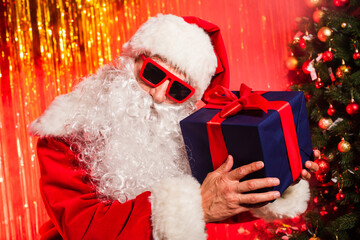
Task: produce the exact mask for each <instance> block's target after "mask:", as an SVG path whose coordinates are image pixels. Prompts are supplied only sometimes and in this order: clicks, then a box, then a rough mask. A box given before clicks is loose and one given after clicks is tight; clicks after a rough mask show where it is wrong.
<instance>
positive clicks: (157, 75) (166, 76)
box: [140, 54, 195, 103]
mask: <svg viewBox="0 0 360 240" xmlns="http://www.w3.org/2000/svg"><path fill="white" fill-rule="evenodd" d="M140 56H141V58H142V60H144V63H143V65H142V68H141V71H140V78H141V79H142V80H143V81H144V82H146V83H147V84H149V85H150V86H152V87H157V86H159V85H161V84H162V83H163V82H165V80H169V81H170V83H169V86H168V88H167V90H166V96H168V97H169V98H170V99H171V100H173V101H175V102H177V103H182V102H185V101H186V100H188V99H189V98H190V97H191V96H192V95H193V94H194V93H195V89H194V88H193V87H192V86H190V85H189V84H187V83H186V82H184V81H183V80H181V79H180V78H178V77H177V76H175V75H174V74H172V73H171V72H169V71H168V70H166V69H165V68H164V67H162V66H161V65H160V64H158V63H157V62H155V61H154V60H152V59H151V58H147V57H145V56H144V55H143V54H141V55H140Z"/></svg>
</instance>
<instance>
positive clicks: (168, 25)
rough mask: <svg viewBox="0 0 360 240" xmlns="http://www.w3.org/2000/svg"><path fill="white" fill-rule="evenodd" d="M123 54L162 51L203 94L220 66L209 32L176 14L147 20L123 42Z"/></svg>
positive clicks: (156, 52)
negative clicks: (218, 65)
mask: <svg viewBox="0 0 360 240" xmlns="http://www.w3.org/2000/svg"><path fill="white" fill-rule="evenodd" d="M122 51H123V55H127V56H130V57H133V58H135V57H137V56H139V55H140V54H142V53H150V54H151V55H159V56H160V57H163V58H165V59H166V60H167V61H168V62H169V63H170V64H171V65H172V66H175V67H177V68H178V69H179V70H180V71H182V72H185V74H186V76H187V79H188V80H189V83H190V85H192V86H193V87H194V88H195V89H196V91H195V94H194V96H195V99H196V100H198V99H200V98H201V96H202V94H203V93H204V91H205V89H206V88H207V86H208V85H209V84H210V81H211V78H212V76H213V75H214V73H215V70H216V67H217V58H216V55H215V52H214V48H213V46H212V44H211V40H210V37H209V36H208V34H207V33H206V32H205V31H204V30H203V29H202V28H200V27H198V26H197V25H196V24H189V23H187V22H185V21H184V19H183V18H181V17H177V16H174V15H162V14H159V15H157V16H156V17H152V18H150V19H149V20H148V21H147V22H145V23H144V24H143V25H142V26H140V28H139V29H138V31H137V32H136V33H135V34H134V36H133V37H132V38H131V39H130V40H129V41H128V42H127V43H125V44H124V45H123V50H122Z"/></svg>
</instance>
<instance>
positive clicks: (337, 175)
mask: <svg viewBox="0 0 360 240" xmlns="http://www.w3.org/2000/svg"><path fill="white" fill-rule="evenodd" d="M305 2H306V4H307V5H308V6H309V16H308V17H303V18H302V19H301V20H299V26H298V29H297V33H296V34H295V36H294V41H293V42H292V43H291V44H290V52H291V56H289V58H288V59H287V60H286V64H287V67H288V68H289V70H290V71H289V77H290V78H291V79H292V80H293V82H294V85H293V86H292V88H293V90H301V91H303V92H304V93H305V97H306V100H307V107H308V113H309V117H310V124H311V135H312V143H313V146H314V149H316V150H315V153H317V154H316V155H319V157H318V158H317V159H315V161H316V162H317V163H318V165H319V168H320V169H319V171H317V172H316V173H315V177H316V181H314V184H312V185H313V187H312V189H311V193H312V202H311V207H310V210H309V211H308V212H307V213H306V214H305V215H304V218H305V219H306V221H307V224H306V226H307V231H303V232H301V233H300V234H298V235H293V236H292V239H309V238H310V239H342V240H344V239H360V194H359V191H360V190H359V188H360V113H359V104H360V52H359V50H360V0H306V1H305Z"/></svg>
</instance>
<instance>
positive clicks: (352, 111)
mask: <svg viewBox="0 0 360 240" xmlns="http://www.w3.org/2000/svg"><path fill="white" fill-rule="evenodd" d="M346 112H347V113H348V114H349V115H350V116H354V115H356V114H358V113H359V104H358V103H356V102H355V101H354V99H351V102H350V103H349V104H348V105H347V106H346Z"/></svg>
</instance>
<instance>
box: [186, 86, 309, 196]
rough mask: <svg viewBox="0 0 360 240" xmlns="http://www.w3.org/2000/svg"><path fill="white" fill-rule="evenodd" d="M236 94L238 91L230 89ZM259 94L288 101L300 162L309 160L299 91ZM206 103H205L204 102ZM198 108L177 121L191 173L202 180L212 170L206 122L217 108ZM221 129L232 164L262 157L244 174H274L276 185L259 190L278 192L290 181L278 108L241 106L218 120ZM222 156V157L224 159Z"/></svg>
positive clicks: (306, 128) (266, 97) (306, 134)
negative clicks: (258, 167)
mask: <svg viewBox="0 0 360 240" xmlns="http://www.w3.org/2000/svg"><path fill="white" fill-rule="evenodd" d="M234 93H235V94H236V95H237V96H238V94H239V93H238V92H234ZM262 96H263V97H264V98H265V99H266V100H268V101H286V102H288V103H289V104H290V106H291V110H292V114H293V119H294V124H295V131H296V135H297V142H298V146H299V150H300V156H301V162H302V166H303V167H304V163H305V162H306V161H307V160H312V158H313V157H312V152H313V151H312V144H311V136H310V129H309V122H308V115H307V110H306V105H305V99H304V94H303V92H295V91H286V92H285V91H282V92H266V93H264V94H262ZM205 107H206V106H205ZM205 107H204V108H201V109H199V110H198V111H196V112H195V113H193V114H192V115H190V116H189V117H187V118H185V119H183V120H182V121H181V122H180V126H181V131H182V134H183V138H184V142H185V145H186V151H187V155H188V159H189V163H190V168H191V171H192V175H193V176H194V177H195V178H196V179H197V180H198V181H199V182H200V183H202V182H203V181H204V179H205V177H206V175H207V174H208V173H209V172H212V171H214V167H213V163H212V159H211V153H210V147H209V140H208V132H207V126H206V125H207V122H209V121H210V120H211V119H212V118H213V117H214V116H215V115H216V114H217V113H218V112H219V111H220V109H209V108H205ZM221 131H222V134H223V138H224V141H225V145H226V148H227V151H228V153H229V154H230V155H232V156H233V157H234V166H233V169H234V168H237V167H239V166H242V165H245V164H248V163H251V162H254V161H263V162H264V165H265V167H264V168H263V169H261V170H260V171H257V172H255V173H252V174H249V175H248V176H247V177H246V178H244V179H242V180H241V181H243V180H246V179H254V178H264V177H277V178H279V179H280V185H279V186H276V187H274V188H268V189H262V190H260V191H259V192H264V191H270V190H277V191H280V193H282V192H283V191H285V189H286V188H287V187H288V186H289V185H290V184H291V183H293V176H292V172H291V168H290V163H289V157H288V154H287V148H286V143H285V139H284V133H283V129H282V124H281V119H280V115H279V112H278V111H276V110H268V111H267V113H265V112H263V111H261V110H243V111H240V112H239V113H237V114H236V115H235V116H232V117H228V118H226V119H225V120H224V121H223V122H222V123H221ZM224 160H225V159H224Z"/></svg>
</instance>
